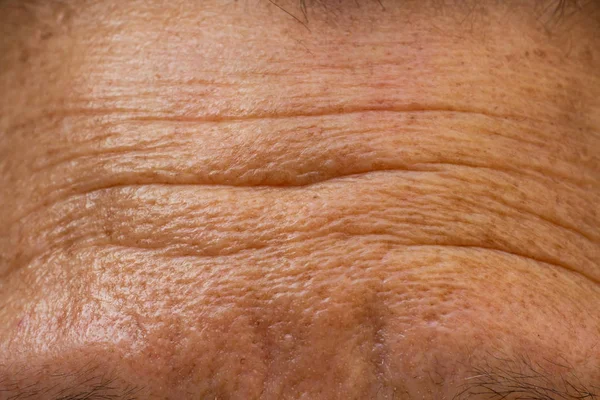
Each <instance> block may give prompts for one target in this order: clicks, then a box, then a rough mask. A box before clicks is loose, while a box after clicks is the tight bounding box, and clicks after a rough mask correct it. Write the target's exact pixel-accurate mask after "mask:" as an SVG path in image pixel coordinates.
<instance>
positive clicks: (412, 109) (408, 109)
mask: <svg viewBox="0 0 600 400" xmlns="http://www.w3.org/2000/svg"><path fill="white" fill-rule="evenodd" d="M370 112H388V113H436V112H437V113H455V114H469V115H480V116H485V117H487V118H497V119H498V118H499V119H510V120H520V121H522V120H526V119H528V118H527V117H525V116H521V115H508V114H506V115H504V114H494V113H491V112H489V111H484V110H467V109H460V108H452V107H422V106H417V105H410V104H409V105H407V106H404V107H401V106H399V107H383V106H382V107H339V108H338V109H318V110H315V111H312V112H289V113H263V114H249V115H239V116H235V115H224V116H217V115H209V116H196V117H195V116H187V115H169V116H138V117H132V118H130V120H133V121H172V122H241V121H254V120H268V119H288V118H303V117H305V118H312V117H328V116H332V117H333V116H344V115H353V114H364V113H370Z"/></svg>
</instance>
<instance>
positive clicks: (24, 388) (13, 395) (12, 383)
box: [0, 363, 144, 400]
mask: <svg viewBox="0 0 600 400" xmlns="http://www.w3.org/2000/svg"><path fill="white" fill-rule="evenodd" d="M0 366H2V365H1V364H0ZM3 367H4V368H7V370H8V372H11V373H12V374H15V375H16V376H17V378H16V379H15V378H13V377H11V378H10V379H9V377H8V376H6V374H1V375H0V398H4V397H2V395H3V394H4V395H7V396H8V397H7V399H9V400H20V399H32V398H36V399H37V398H39V397H38V396H44V397H43V398H44V400H45V399H48V400H137V399H138V398H139V397H138V395H140V393H141V392H142V391H143V389H144V388H143V387H139V386H134V385H130V384H126V383H124V381H123V380H122V379H119V378H118V377H116V376H112V375H108V374H106V373H103V372H101V371H100V366H99V365H95V364H93V363H88V364H86V365H85V367H83V368H82V369H80V370H77V371H69V372H61V371H53V372H48V366H42V367H41V368H39V370H37V371H32V370H31V368H27V367H23V368H22V369H20V370H19V369H18V367H14V366H13V367H12V368H11V367H10V366H3ZM15 369H16V370H15ZM61 381H67V382H69V383H68V384H67V385H65V386H68V387H65V388H64V389H63V388H59V387H60V382H61Z"/></svg>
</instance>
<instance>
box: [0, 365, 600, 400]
mask: <svg viewBox="0 0 600 400" xmlns="http://www.w3.org/2000/svg"><path fill="white" fill-rule="evenodd" d="M545 362H546V364H547V365H546V366H543V365H542V364H541V363H539V362H535V361H532V360H531V359H530V358H529V357H528V356H526V355H521V356H519V357H517V358H502V357H499V356H497V355H493V354H491V353H488V358H487V360H485V361H484V362H483V364H481V365H479V366H476V367H470V368H468V369H469V371H470V372H469V376H468V377H467V378H465V379H464V380H463V381H464V383H463V384H462V385H460V386H459V387H458V388H457V389H458V393H457V394H455V395H454V396H453V397H452V400H478V399H486V400H504V399H506V400H517V399H518V400H595V399H599V398H600V386H596V385H595V384H585V383H583V382H582V381H581V379H580V377H579V376H578V375H577V373H576V372H575V370H574V368H573V367H572V366H570V365H569V364H568V363H567V362H566V361H565V360H561V361H560V362H557V361H551V360H545ZM549 366H553V367H555V368H554V369H555V370H554V371H550V370H549ZM557 371H559V372H557ZM27 372H31V371H27ZM599 372H600V371H599ZM43 374H44V372H41V371H38V372H37V377H36V378H37V379H35V380H36V382H34V383H29V382H27V383H25V381H11V382H12V384H8V385H7V384H6V379H5V378H3V377H2V376H0V395H1V394H3V393H4V394H6V393H8V399H11V400H19V399H28V398H35V397H36V396H39V395H49V396H50V398H49V399H51V400H137V399H138V398H145V397H147V396H146V395H147V394H149V393H143V395H142V392H144V389H145V388H143V387H138V386H131V385H123V384H119V383H117V382H120V381H121V380H119V379H117V378H115V377H113V376H108V375H106V374H102V373H100V372H99V367H98V366H92V367H89V368H86V369H85V370H84V371H83V372H81V371H79V372H68V373H52V374H48V373H46V375H48V376H44V375H43ZM53 379H54V380H63V379H74V380H75V381H74V382H73V383H72V384H71V385H70V387H69V388H68V389H64V390H58V391H57V390H55V388H56V385H55V382H52V380H53ZM599 384H600V383H599ZM120 385H123V386H122V387H119V386H120ZM138 396H141V397H138Z"/></svg>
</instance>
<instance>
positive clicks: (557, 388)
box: [453, 355, 600, 400]
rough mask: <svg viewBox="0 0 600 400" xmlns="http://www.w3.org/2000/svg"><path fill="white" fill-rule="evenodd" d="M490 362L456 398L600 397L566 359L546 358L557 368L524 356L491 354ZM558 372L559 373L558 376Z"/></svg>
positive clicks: (476, 370)
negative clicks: (513, 356)
mask: <svg viewBox="0 0 600 400" xmlns="http://www.w3.org/2000/svg"><path fill="white" fill-rule="evenodd" d="M491 358H492V359H494V360H495V362H496V363H498V362H499V364H495V365H490V363H489V361H486V362H484V364H483V365H481V366H478V367H474V368H472V369H471V375H470V376H469V377H467V378H465V379H464V381H465V383H464V384H463V385H461V387H460V388H459V392H458V393H457V394H456V395H455V396H454V397H453V400H466V399H474V398H482V399H483V398H484V399H486V400H502V399H519V400H555V399H556V400H559V399H561V400H576V399H577V400H585V399H588V400H592V399H598V398H600V387H599V386H595V385H587V384H584V383H583V382H582V381H581V379H580V377H578V376H577V374H576V373H575V372H574V368H573V367H572V366H570V365H569V364H568V363H567V362H566V361H562V362H561V363H559V362H555V361H550V360H545V362H546V363H547V364H548V365H551V366H554V367H556V368H555V369H556V370H558V371H559V372H557V371H554V372H551V371H549V368H548V365H547V366H543V365H542V364H541V363H539V362H534V361H532V360H531V359H530V358H529V357H528V356H526V355H521V356H520V357H518V358H516V359H510V358H499V357H496V356H491ZM557 374H558V376H557Z"/></svg>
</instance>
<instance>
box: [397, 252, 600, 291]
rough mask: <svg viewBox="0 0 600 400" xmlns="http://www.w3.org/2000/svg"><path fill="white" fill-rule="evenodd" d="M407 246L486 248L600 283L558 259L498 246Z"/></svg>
mask: <svg viewBox="0 0 600 400" xmlns="http://www.w3.org/2000/svg"><path fill="white" fill-rule="evenodd" d="M407 247H443V248H449V247H450V248H451V247H454V248H465V249H473V250H485V251H493V252H496V253H499V254H505V255H510V256H513V257H519V258H523V259H527V260H530V261H535V262H537V263H542V264H547V265H551V266H553V267H557V268H560V269H562V270H566V271H569V272H571V273H574V274H577V275H580V276H582V277H584V278H586V279H588V280H590V281H592V282H593V283H595V284H597V285H600V281H599V280H598V279H596V278H594V277H593V276H590V275H588V274H586V273H584V272H581V271H578V270H577V269H575V268H573V267H571V266H569V265H567V264H563V263H560V262H556V261H551V260H545V259H542V258H537V257H534V256H530V255H527V254H522V253H516V252H513V251H510V250H502V249H499V248H497V247H486V246H475V245H460V244H438V245H436V244H415V245H412V244H411V245H408V246H407Z"/></svg>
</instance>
